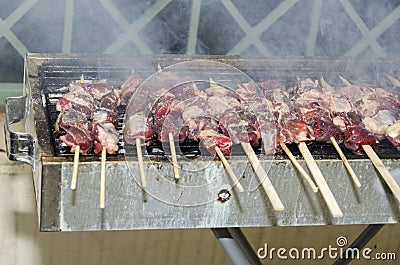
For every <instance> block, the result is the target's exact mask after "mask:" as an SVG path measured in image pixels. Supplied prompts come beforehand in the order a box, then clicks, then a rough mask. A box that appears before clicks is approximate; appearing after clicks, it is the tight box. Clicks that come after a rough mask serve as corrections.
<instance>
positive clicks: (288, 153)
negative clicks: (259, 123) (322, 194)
mask: <svg viewBox="0 0 400 265" xmlns="http://www.w3.org/2000/svg"><path fill="white" fill-rule="evenodd" d="M279 145H280V146H281V147H282V149H283V151H285V153H286V154H287V156H288V157H289V159H290V161H292V163H293V165H294V167H295V168H296V169H297V170H298V171H299V172H300V174H301V175H302V176H303V177H304V178H305V179H306V180H307V182H308V184H309V185H310V187H311V189H312V190H313V191H314V192H318V187H317V186H316V185H315V183H314V181H313V180H312V179H311V177H310V176H309V175H308V174H307V172H306V171H305V170H304V168H303V167H302V166H301V165H300V164H299V162H298V161H297V159H296V158H295V157H294V155H293V154H292V152H291V151H290V150H289V148H288V147H287V146H286V144H285V143H284V142H280V143H279Z"/></svg>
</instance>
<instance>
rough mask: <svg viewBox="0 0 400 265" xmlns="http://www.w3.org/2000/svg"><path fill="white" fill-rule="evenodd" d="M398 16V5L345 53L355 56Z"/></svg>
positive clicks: (399, 12)
mask: <svg viewBox="0 0 400 265" xmlns="http://www.w3.org/2000/svg"><path fill="white" fill-rule="evenodd" d="M399 18H400V6H398V7H397V8H396V9H395V10H393V11H392V13H390V14H389V15H388V16H386V17H385V18H384V19H383V20H382V21H381V22H380V23H379V24H378V25H377V26H376V27H375V28H373V29H372V30H371V31H369V32H368V34H365V35H364V36H363V38H362V39H361V40H359V41H358V42H357V43H356V44H355V45H354V46H353V47H352V48H351V49H350V50H349V51H348V52H347V53H346V54H345V56H348V57H356V56H357V55H359V54H360V53H361V52H362V51H364V50H365V49H366V48H367V47H369V46H370V45H371V43H372V42H373V41H376V39H377V38H378V37H379V36H380V35H382V33H384V32H385V31H386V30H387V29H388V28H389V27H390V26H392V25H393V24H394V23H395V22H396V21H397V20H398V19H399Z"/></svg>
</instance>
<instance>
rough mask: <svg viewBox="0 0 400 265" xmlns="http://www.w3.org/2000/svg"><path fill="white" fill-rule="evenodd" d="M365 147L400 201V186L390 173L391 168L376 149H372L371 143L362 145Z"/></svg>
mask: <svg viewBox="0 0 400 265" xmlns="http://www.w3.org/2000/svg"><path fill="white" fill-rule="evenodd" d="M361 146H362V148H363V149H364V151H365V153H366V154H367V156H368V157H369V159H370V160H371V161H372V164H374V166H375V168H376V169H377V170H378V172H379V174H381V176H382V178H383V179H384V180H385V182H386V184H387V185H388V186H389V188H390V189H391V191H392V192H393V194H394V196H395V197H396V198H397V200H398V201H399V202H400V187H399V185H398V184H397V182H396V180H395V179H394V178H393V176H392V174H390V172H389V170H388V169H387V168H386V167H385V165H384V164H383V162H382V160H381V159H380V158H379V157H378V155H377V154H376V153H375V151H374V149H372V147H371V146H369V145H361Z"/></svg>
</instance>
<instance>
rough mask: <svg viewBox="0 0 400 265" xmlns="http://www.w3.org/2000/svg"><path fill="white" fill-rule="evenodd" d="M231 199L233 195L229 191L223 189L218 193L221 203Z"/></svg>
mask: <svg viewBox="0 0 400 265" xmlns="http://www.w3.org/2000/svg"><path fill="white" fill-rule="evenodd" d="M230 198H231V193H230V192H229V190H227V189H222V190H220V191H219V192H218V200H219V201H221V202H226V201H227V200H229V199H230Z"/></svg>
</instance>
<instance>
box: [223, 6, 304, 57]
mask: <svg viewBox="0 0 400 265" xmlns="http://www.w3.org/2000/svg"><path fill="white" fill-rule="evenodd" d="M298 1H299V0H286V1H284V2H282V3H281V4H280V5H279V6H278V7H277V8H275V9H274V10H273V11H271V12H270V13H268V15H267V16H266V17H265V18H264V19H263V20H261V21H260V22H259V23H258V24H257V25H256V26H255V27H254V28H252V29H251V31H250V32H246V33H247V35H246V36H245V37H244V38H243V39H241V40H240V41H239V42H238V43H237V44H236V45H235V46H234V47H233V48H232V49H231V50H230V51H229V52H228V54H241V53H242V52H243V51H244V50H246V49H247V47H249V46H250V45H251V44H252V43H249V42H248V40H247V38H248V37H249V36H252V35H255V36H260V35H261V34H262V33H263V32H264V31H266V30H267V29H268V28H269V27H271V25H272V24H273V23H275V22H276V21H277V20H278V19H279V18H280V17H282V16H283V15H284V14H285V13H286V12H287V11H289V10H290V9H291V8H292V7H293V6H294V5H295V4H296V3H297V2H298Z"/></svg>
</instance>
